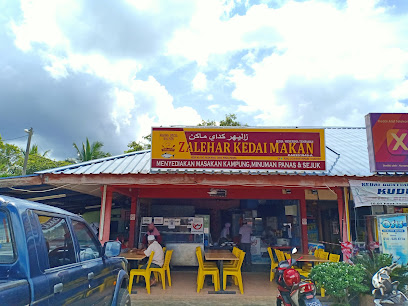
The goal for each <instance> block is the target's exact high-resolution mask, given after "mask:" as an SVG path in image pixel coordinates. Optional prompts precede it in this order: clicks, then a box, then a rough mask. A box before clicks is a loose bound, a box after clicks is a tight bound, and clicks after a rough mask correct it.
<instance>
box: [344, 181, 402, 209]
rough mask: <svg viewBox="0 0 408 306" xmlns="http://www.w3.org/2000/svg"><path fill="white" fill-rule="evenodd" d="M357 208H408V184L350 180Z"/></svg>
mask: <svg viewBox="0 0 408 306" xmlns="http://www.w3.org/2000/svg"><path fill="white" fill-rule="evenodd" d="M349 183H350V188H351V193H352V194H353V199H354V205H355V207H360V206H374V205H393V206H408V183H392V182H391V183H390V182H370V181H356V180H349Z"/></svg>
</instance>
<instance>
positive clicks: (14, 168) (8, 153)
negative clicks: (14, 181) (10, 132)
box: [0, 135, 23, 177]
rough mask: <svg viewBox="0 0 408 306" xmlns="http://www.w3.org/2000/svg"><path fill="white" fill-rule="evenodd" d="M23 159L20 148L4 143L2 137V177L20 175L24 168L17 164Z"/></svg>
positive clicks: (0, 153)
mask: <svg viewBox="0 0 408 306" xmlns="http://www.w3.org/2000/svg"><path fill="white" fill-rule="evenodd" d="M21 158H23V154H22V153H21V150H20V148H19V147H17V146H15V145H12V144H8V143H4V142H3V140H2V138H1V135H0V176H1V177H5V176H12V175H19V174H21V172H22V169H23V168H22V167H21V168H20V166H19V165H18V164H17V162H18V161H19V160H21Z"/></svg>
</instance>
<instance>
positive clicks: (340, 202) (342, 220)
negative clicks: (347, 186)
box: [336, 188, 350, 242]
mask: <svg viewBox="0 0 408 306" xmlns="http://www.w3.org/2000/svg"><path fill="white" fill-rule="evenodd" d="M336 194H337V206H338V210H339V224H340V237H341V242H347V241H350V240H349V234H348V232H349V230H348V226H347V213H346V206H345V202H344V197H343V189H342V188H336ZM347 210H348V208H347Z"/></svg>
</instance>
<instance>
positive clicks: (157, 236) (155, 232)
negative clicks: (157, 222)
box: [143, 222, 162, 247]
mask: <svg viewBox="0 0 408 306" xmlns="http://www.w3.org/2000/svg"><path fill="white" fill-rule="evenodd" d="M149 235H153V236H154V237H155V240H156V241H157V242H158V243H159V244H162V236H161V235H160V232H159V230H158V229H157V228H156V226H154V223H153V222H152V223H150V224H149V225H148V226H147V232H146V234H145V236H144V237H143V245H144V246H145V247H147V245H148V241H147V237H148V236H149Z"/></svg>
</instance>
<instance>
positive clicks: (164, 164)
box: [152, 127, 326, 171]
mask: <svg viewBox="0 0 408 306" xmlns="http://www.w3.org/2000/svg"><path fill="white" fill-rule="evenodd" d="M152 168H156V169H187V168H194V169H268V170H272V169H273V170H313V171H322V170H325V169H326V165H325V144H324V129H254V128H251V129H250V128H235V129H234V128H205V127H194V128H153V130H152Z"/></svg>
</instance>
